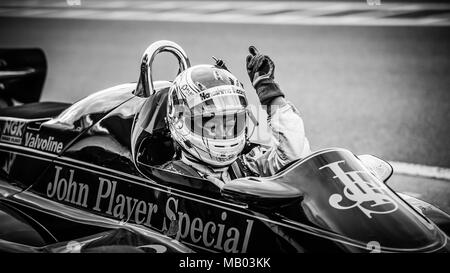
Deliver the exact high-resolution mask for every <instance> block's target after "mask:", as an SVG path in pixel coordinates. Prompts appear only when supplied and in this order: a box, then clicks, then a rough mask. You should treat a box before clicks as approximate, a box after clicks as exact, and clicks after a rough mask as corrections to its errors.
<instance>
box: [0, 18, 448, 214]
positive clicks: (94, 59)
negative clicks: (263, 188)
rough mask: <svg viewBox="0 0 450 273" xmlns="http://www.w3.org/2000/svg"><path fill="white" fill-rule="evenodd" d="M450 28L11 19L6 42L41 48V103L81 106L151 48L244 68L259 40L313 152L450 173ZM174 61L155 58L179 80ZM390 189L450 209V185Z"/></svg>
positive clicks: (0, 42)
mask: <svg viewBox="0 0 450 273" xmlns="http://www.w3.org/2000/svg"><path fill="white" fill-rule="evenodd" d="M449 34H450V28H448V27H376V26H371V27H359V26H351V27H349V26H283V25H260V24H255V25H252V24H245V25H244V24H242V25H241V24H218V23H215V24H204V23H176V22H142V21H139V22H138V21H98V20H73V19H70V20H69V19H29V18H27V19H25V18H0V46H1V47H41V48H43V49H44V50H45V52H46V54H47V58H48V64H49V71H48V76H47V82H46V85H45V87H44V93H43V97H42V100H53V101H66V102H74V101H76V100H78V99H80V98H82V97H84V96H86V95H88V94H91V93H93V92H95V91H97V90H100V89H104V88H107V87H110V86H113V85H116V84H120V83H123V82H132V81H136V80H137V78H138V65H139V61H140V58H141V55H142V53H143V51H144V50H145V48H146V47H147V46H148V45H149V44H150V43H152V42H153V41H156V40H161V39H168V40H173V41H175V42H177V43H179V44H180V45H182V47H183V48H184V49H185V50H186V52H187V53H188V55H189V57H190V59H191V63H193V64H199V63H211V62H212V59H211V56H217V57H220V58H223V59H224V60H225V61H226V62H227V65H228V67H229V68H230V69H231V71H232V72H233V73H234V74H235V75H236V76H237V77H238V78H240V79H242V81H243V82H244V85H245V87H246V88H247V89H248V90H249V91H250V92H248V93H249V97H250V100H251V102H253V103H254V104H257V99H256V96H255V94H253V92H252V89H251V85H250V83H249V81H248V77H247V75H246V72H245V61H244V60H245V56H246V55H247V48H248V46H249V45H255V46H256V47H258V48H259V49H260V50H261V51H262V52H263V53H265V54H268V55H270V56H271V57H272V58H273V59H274V61H275V63H276V79H277V80H278V82H279V83H280V85H281V87H282V89H283V90H284V92H285V93H286V97H287V98H288V99H289V100H290V101H291V102H292V103H294V104H295V105H296V106H297V107H298V108H299V109H300V111H301V113H302V116H303V120H304V123H305V128H306V133H307V136H308V138H309V140H310V143H311V146H312V149H313V150H318V149H321V148H326V147H344V148H348V149H350V150H351V151H353V152H354V153H355V154H364V153H369V154H373V155H376V156H379V157H381V158H383V159H386V160H395V161H403V162H410V163H418V164H424V165H432V166H441V167H447V168H448V167H450V151H449V147H450V138H449V136H450V124H449V120H450V92H449V91H450V90H449V89H450V77H449V76H448V75H450V58H449V56H450V35H449ZM175 66H176V64H175V60H174V59H172V58H170V57H167V56H161V57H160V58H158V59H157V60H156V62H155V67H156V78H157V79H172V78H173V76H174V75H175ZM389 184H390V185H391V186H392V187H393V188H394V189H397V190H401V191H405V192H408V193H412V195H415V196H417V197H420V198H422V199H424V200H426V201H430V202H433V203H436V204H438V205H439V206H440V207H441V208H443V209H444V210H446V211H447V212H450V200H449V199H450V198H449V197H450V183H449V182H448V181H440V180H433V179H424V178H417V177H409V176H398V175H397V176H394V177H393V178H392V179H391V181H390V182H389Z"/></svg>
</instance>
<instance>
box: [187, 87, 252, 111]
mask: <svg viewBox="0 0 450 273" xmlns="http://www.w3.org/2000/svg"><path fill="white" fill-rule="evenodd" d="M229 94H236V95H238V96H245V91H244V90H243V89H240V88H223V87H220V86H219V87H216V88H211V89H208V91H204V92H201V93H198V94H196V95H195V96H190V97H189V98H188V99H187V103H188V105H190V106H191V107H192V106H195V105H197V104H199V103H201V102H203V101H205V100H208V99H211V98H214V97H217V96H222V95H229Z"/></svg>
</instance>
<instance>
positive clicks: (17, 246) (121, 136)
mask: <svg viewBox="0 0 450 273" xmlns="http://www.w3.org/2000/svg"><path fill="white" fill-rule="evenodd" d="M141 76H142V75H141ZM141 78H142V77H141ZM150 80H151V77H150ZM170 84H171V83H170V82H165V81H158V82H153V84H152V85H153V86H152V89H153V90H154V91H155V92H154V93H153V94H150V95H149V96H139V95H136V93H138V91H139V90H136V88H138V89H139V84H138V87H137V85H136V83H129V84H123V85H120V86H116V87H113V88H109V89H106V90H103V91H99V92H97V93H94V94H92V95H90V96H88V97H86V98H84V99H82V100H80V101H78V102H76V103H74V104H72V105H69V104H65V103H54V102H37V103H28V104H24V105H21V106H14V107H8V108H3V109H0V130H1V131H0V166H1V169H0V251H1V250H3V251H18V252H22V251H25V252H27V251H30V252H40V251H44V252H45V251H48V252H71V251H72V250H80V249H85V250H86V251H88V250H89V249H91V250H92V249H94V250H98V251H134V250H143V249H144V250H146V251H151V252H167V251H173V252H178V251H179V252H189V251H191V250H194V251H208V252H227V253H239V252H252V253H255V252H258V253H261V252H263V253H264V252H265V253H267V252H436V251H437V252H448V251H449V249H450V248H449V243H448V234H449V232H450V228H449V227H450V225H449V224H450V217H449V216H448V215H447V214H446V213H444V212H443V211H441V210H439V209H438V208H436V207H434V206H432V205H430V204H428V203H426V202H423V201H421V200H418V199H416V198H413V197H410V196H407V195H404V194H399V193H396V192H394V191H393V190H392V189H390V188H389V186H387V185H386V183H385V182H386V181H383V179H380V177H377V176H376V175H375V174H374V173H373V172H372V171H371V168H369V167H368V166H367V164H365V163H364V162H363V160H361V159H360V158H358V157H357V156H355V155H353V154H352V153H351V152H349V151H347V150H345V149H340V148H330V149H326V150H322V151H318V152H315V153H313V154H311V155H310V156H308V157H307V158H304V159H302V160H299V161H296V162H293V163H292V164H290V165H289V166H287V167H286V168H284V169H283V170H281V171H280V172H279V173H278V174H277V175H275V176H272V177H249V178H241V179H237V180H235V181H233V182H232V183H228V184H226V185H225V187H224V188H219V187H217V186H216V185H214V184H213V183H211V182H209V181H207V180H203V179H200V178H196V177H189V176H184V175H181V174H178V173H173V172H170V171H167V170H164V169H161V168H159V167H158V166H159V165H161V164H163V163H164V162H166V161H168V160H171V158H172V157H173V156H174V154H176V150H175V149H174V145H173V143H172V139H171V138H170V133H169V131H168V130H167V126H166V124H165V120H164V117H165V113H166V112H165V111H166V103H167V93H168V89H169V87H170ZM389 176H390V173H389V174H388V175H387V176H386V177H385V180H387V179H388V177H389ZM172 239H175V240H172ZM180 242H181V243H180ZM117 246H120V248H118V249H117V248H114V247H117Z"/></svg>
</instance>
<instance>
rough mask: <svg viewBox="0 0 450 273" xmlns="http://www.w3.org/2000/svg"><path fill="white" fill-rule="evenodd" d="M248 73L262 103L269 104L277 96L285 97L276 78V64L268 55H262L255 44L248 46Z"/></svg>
mask: <svg viewBox="0 0 450 273" xmlns="http://www.w3.org/2000/svg"><path fill="white" fill-rule="evenodd" d="M248 50H249V52H250V55H248V56H247V59H246V61H247V73H248V76H249V77H250V81H251V82H252V85H253V87H254V88H255V90H256V93H257V94H258V97H259V101H260V102H261V104H262V105H269V104H270V102H271V101H272V100H273V99H274V98H276V97H280V96H282V97H284V94H283V92H282V91H281V90H280V87H279V86H278V84H277V83H276V82H275V80H274V75H275V64H274V63H273V61H272V60H271V59H270V57H269V56H267V55H262V54H260V53H259V52H258V50H257V49H256V48H255V47H254V46H250V47H249V48H248Z"/></svg>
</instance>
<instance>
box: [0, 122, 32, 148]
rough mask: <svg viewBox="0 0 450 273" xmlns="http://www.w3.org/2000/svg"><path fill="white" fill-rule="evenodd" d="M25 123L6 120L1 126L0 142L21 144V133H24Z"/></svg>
mask: <svg viewBox="0 0 450 273" xmlns="http://www.w3.org/2000/svg"><path fill="white" fill-rule="evenodd" d="M25 124H26V123H25V121H13V120H7V121H5V124H4V125H3V129H2V136H1V137H0V140H1V141H3V142H6V143H11V144H19V145H20V144H21V143H22V137H23V132H24V131H25Z"/></svg>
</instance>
